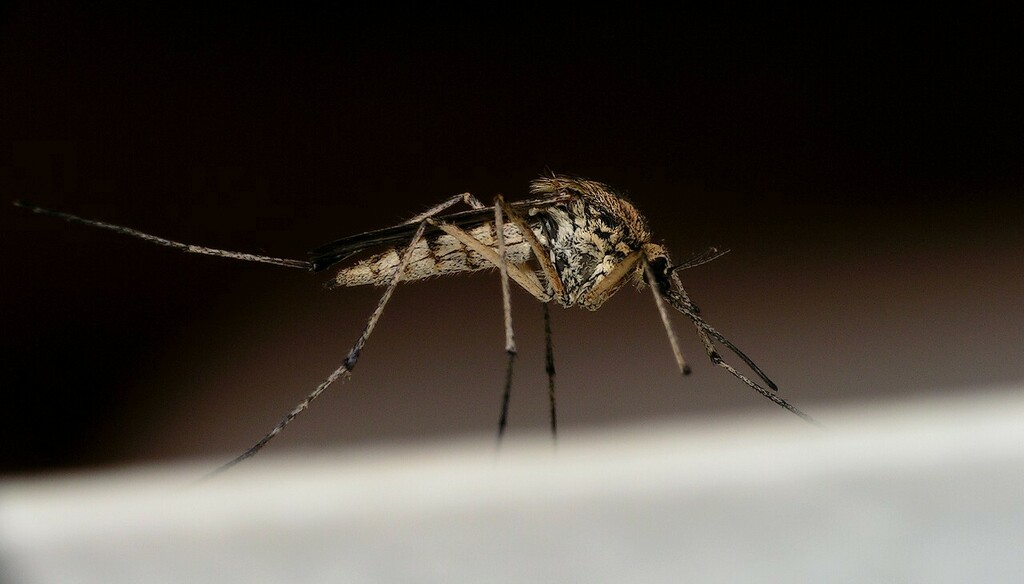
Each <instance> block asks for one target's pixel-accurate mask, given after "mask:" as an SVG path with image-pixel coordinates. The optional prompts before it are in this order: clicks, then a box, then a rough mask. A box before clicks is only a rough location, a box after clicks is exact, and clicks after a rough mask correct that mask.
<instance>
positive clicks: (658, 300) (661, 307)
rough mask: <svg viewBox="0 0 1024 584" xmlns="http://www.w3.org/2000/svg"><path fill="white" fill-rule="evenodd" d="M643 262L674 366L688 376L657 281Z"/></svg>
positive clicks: (646, 263) (686, 365)
mask: <svg viewBox="0 0 1024 584" xmlns="http://www.w3.org/2000/svg"><path fill="white" fill-rule="evenodd" d="M643 262H644V274H646V275H647V282H648V283H649V284H650V288H651V294H653V295H654V304H655V305H656V306H657V307H658V314H660V315H661V323H662V324H663V325H665V332H666V333H668V342H669V344H671V345H672V354H673V355H674V356H675V358H676V365H678V366H679V372H680V373H682V374H683V375H689V374H690V365H689V364H688V363H687V362H686V359H685V358H684V357H683V352H682V351H681V350H680V349H679V339H677V338H676V333H675V332H674V331H673V330H672V321H671V320H669V317H668V309H666V308H665V299H664V298H662V297H661V291H660V290H659V289H658V284H657V280H655V279H654V270H652V269H651V262H649V261H647V258H643Z"/></svg>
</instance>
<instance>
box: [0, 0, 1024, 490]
mask: <svg viewBox="0 0 1024 584" xmlns="http://www.w3.org/2000/svg"><path fill="white" fill-rule="evenodd" d="M75 4H76V3H67V4H63V3H54V2H26V3H21V4H17V5H14V6H12V7H8V8H6V9H5V10H6V12H3V13H2V19H3V20H2V27H0V87H2V88H3V89H2V95H3V103H2V107H0V157H2V158H0V193H2V194H3V197H4V198H7V199H13V198H24V199H27V200H30V201H34V202H38V203H39V204H43V205H45V206H49V207H52V208H57V209H62V210H66V211H69V212H73V213H77V214H80V215H83V216H87V217H91V218H96V219H101V220H105V221H110V222H114V223H119V224H124V225H129V226H133V227H136V228H139V229H142V230H144V231H148V232H151V233H155V234H159V235H163V236H166V237H170V238H174V239H178V240H180V241H186V242H190V243H198V244H203V245H209V246H214V247H222V248H227V249H235V250H242V251H253V252H265V253H268V254H271V255H279V256H285V257H302V256H303V254H304V253H305V251H306V250H308V249H310V248H312V247H315V246H316V245H319V244H321V243H324V242H326V241H329V240H332V239H334V238H337V237H340V236H344V235H348V234H352V233H357V232H360V231H363V230H368V229H374V228H378V227H382V226H385V225H388V224H391V223H393V222H396V221H398V220H400V219H403V218H407V217H409V216H411V215H412V214H414V213H416V212H419V211H420V210H422V209H424V208H425V207H426V206H428V205H430V204H433V203H435V202H437V201H439V200H441V199H443V198H445V197H448V196H450V195H452V194H456V193H459V192H463V191H466V190H470V191H472V192H474V193H475V194H477V195H478V196H479V197H480V198H482V199H484V200H488V199H490V198H491V197H492V196H493V195H494V194H496V193H503V194H505V195H506V196H508V197H509V198H512V199H516V198H520V197H523V196H525V194H526V185H527V183H528V181H529V180H530V179H531V178H533V177H535V176H536V175H538V174H539V173H541V172H542V171H544V169H545V168H551V169H553V170H555V171H558V172H567V173H574V174H579V175H582V176H586V177H590V178H595V179H599V180H602V181H605V182H607V183H609V184H612V185H615V186H617V187H619V188H621V189H623V190H625V191H627V192H629V193H630V195H631V196H632V198H633V199H634V201H635V202H636V204H637V206H638V208H640V209H641V210H642V211H643V212H645V213H646V214H647V216H648V218H649V220H650V223H651V226H652V228H653V230H654V232H655V234H656V237H657V238H659V239H661V240H663V241H664V242H665V243H666V244H667V245H668V246H669V248H670V249H671V250H673V251H674V253H675V255H676V257H677V258H679V257H682V256H685V255H686V254H688V253H691V252H694V251H699V250H701V249H703V248H705V247H706V246H709V245H717V246H722V247H728V248H731V249H732V253H731V254H729V255H727V256H725V257H724V258H723V259H721V260H718V261H715V262H713V263H711V264H709V265H706V266H702V267H700V268H698V269H694V270H690V271H687V272H685V273H684V274H683V277H684V281H685V282H686V284H687V286H688V289H689V291H690V293H691V295H692V296H693V298H694V299H695V301H696V302H697V303H698V304H699V305H700V306H701V307H702V309H703V310H704V312H705V314H706V316H707V318H708V319H709V321H710V322H711V323H713V324H714V325H715V326H717V327H718V328H720V330H722V331H723V332H725V334H726V335H727V336H729V337H730V338H731V339H732V340H733V341H734V342H736V343H737V344H738V345H739V346H740V347H742V348H743V349H744V350H746V351H747V353H748V354H750V355H751V356H752V357H754V359H755V360H756V361H757V362H758V363H760V364H761V365H762V366H763V367H764V369H765V370H766V371H767V372H768V373H769V374H770V375H771V376H772V377H773V378H774V379H775V380H776V381H777V382H778V384H779V386H780V387H781V389H782V392H783V395H785V396H786V397H787V398H789V399H791V400H792V401H793V402H794V403H796V404H798V405H799V406H801V407H803V408H804V409H806V410H807V411H809V412H811V413H812V414H813V413H815V412H827V406H828V405H830V404H838V403H853V402H859V401H863V400H867V401H869V402H870V403H874V404H879V405H881V404H884V403H885V402H886V401H888V400H894V399H902V398H906V397H908V396H912V395H926V394H934V393H942V394H962V393H964V392H968V391H972V390H975V389H976V388H977V387H979V386H985V385H989V384H1006V383H1019V382H1020V381H1021V380H1022V379H1024V363H1022V355H1021V348H1022V346H1024V343H1022V332H1021V331H1022V327H1024V306H1022V298H1024V278H1022V269H1021V267H1022V265H1024V264H1022V260H1024V235H1022V231H1021V227H1020V224H1021V218H1022V210H1024V209H1022V207H1024V205H1022V204H1021V201H1020V197H1021V187H1022V184H1024V180H1022V179H1024V147H1022V146H1024V140H1022V137H1024V123H1022V122H1024V114H1022V108H1021V104H1022V103H1024V95H1022V93H1021V90H1020V87H1021V81H1022V79H1021V77H1022V75H1021V73H1022V69H1021V65H1022V63H1021V55H1022V54H1024V53H1022V50H1021V46H1020V44H1019V42H1018V41H1019V39H1020V37H1021V34H1022V31H1021V28H1020V27H1021V19H1020V17H1019V15H985V16H981V15H965V14H950V15H936V14H914V15H899V14H893V13H885V14H871V13H847V14H834V15H821V16H820V17H815V18H811V17H808V16H807V15H806V14H801V15H796V14H783V13H773V14H772V15H770V16H767V17H760V16H758V15H752V14H750V13H749V12H746V11H744V12H742V13H736V14H717V15H698V14H694V13H686V14H678V15H675V14H652V13H647V12H645V13H643V14H639V15H637V14H622V13H618V12H600V13H597V14H587V15H583V14H576V15H573V16H571V17H566V16H564V15H558V14H552V13H550V12H548V11H546V10H545V11H539V12H528V11H526V10H525V9H520V8H517V9H514V10H513V11H512V12H504V13H482V12H479V13H473V12H470V13H459V14H457V15H455V14H439V13H422V14H414V13H397V12H396V13H378V14H355V13H351V12H348V11H347V10H345V9H341V8H325V7H314V8H305V9H294V8H278V7H269V6H268V7H264V6H262V5H254V6H250V7H248V8H245V9H244V10H243V11H239V12H233V11H230V10H227V9H215V8H209V7H199V6H191V5H188V4H181V3H170V4H168V5H167V6H163V7H153V6H148V7H146V8H138V7H134V3H124V4H123V5H119V4H116V3H114V4H111V3H101V4H100V5H99V6H100V7H92V8H82V7H76V6H75ZM623 10H627V8H624V9H623ZM0 221H2V229H3V234H4V236H3V240H4V249H5V253H4V254H3V260H2V261H3V266H2V273H3V284H2V288H0V291H2V301H3V302H2V306H3V309H2V312H0V318H2V330H3V335H2V342H3V350H2V355H3V357H2V358H3V374H2V375H3V377H2V386H3V411H4V419H5V421H4V424H3V428H2V430H0V431H2V434H0V440H2V443H3V445H4V446H3V447H2V448H0V452H2V454H0V465H2V467H0V470H2V471H3V472H5V473H12V472H35V471H41V470H46V469H52V468H69V467H80V466H94V465H110V464H122V463H126V462H136V461H155V460H167V459H171V458H175V457H185V456H214V457H220V458H222V459H224V458H226V457H228V456H230V455H233V454H235V453H238V452H240V451H241V450H243V449H244V448H245V447H246V446H248V445H249V444H251V443H252V442H253V441H254V440H255V439H257V438H258V437H259V436H260V435H261V434H262V433H263V432H264V431H266V430H267V429H269V428H270V427H271V426H272V425H273V424H274V423H275V422H276V421H277V420H278V419H279V417H280V416H281V415H282V414H283V413H284V412H286V411H287V410H288V409H290V408H291V407H292V406H293V405H294V404H295V403H296V402H297V401H298V400H299V399H300V398H301V397H303V396H304V395H305V394H306V393H307V392H308V391H309V390H310V389H312V388H313V387H314V386H315V385H316V384H317V383H318V382H319V381H320V380H321V379H322V378H323V377H324V376H326V375H327V374H328V373H329V372H330V371H331V370H332V369H333V368H334V367H336V366H337V365H338V363H340V361H341V359H342V358H343V357H344V355H345V353H346V352H347V351H348V348H349V346H350V345H351V343H352V341H353V340H354V339H355V337H356V336H357V335H358V333H359V331H360V329H361V328H362V326H363V324H364V322H365V319H366V317H367V316H368V315H369V313H370V312H371V310H372V309H373V307H374V305H375V303H376V301H377V298H378V295H379V291H377V290H371V289H350V290H341V291H334V292H326V291H324V290H323V289H322V287H321V284H322V282H323V281H324V278H322V277H314V276H310V275H309V274H305V273H302V272H300V271H297V270H287V269H282V268H275V267H269V266H260V265H251V264H245V263H235V262H230V261H225V260H219V259H215V258H203V257H195V256H188V255H185V254H181V253H177V252H173V251H170V250H165V249H160V248H157V247H155V246H151V245H147V244H144V243H141V242H137V241H132V240H130V239H127V238H123V237H118V236H115V235H112V234H108V233H103V232H100V231H97V230H91V229H87V228H84V227H80V226H72V225H67V224H64V223H62V222H59V221H55V220H52V219H45V218H39V217H34V216H31V215H29V214H27V213H24V212H22V211H20V210H17V209H14V208H12V207H6V208H3V209H2V210H0ZM513 302H514V308H513V310H514V316H515V320H516V327H517V328H516V333H517V335H518V339H519V347H520V359H519V361H518V368H517V371H516V378H515V387H514V393H513V401H512V410H511V418H510V432H511V434H512V435H515V434H521V433H523V432H526V431H529V430H542V429H543V428H544V427H545V426H546V424H547V417H546V401H545V399H546V397H545V391H546V390H545V378H544V372H543V367H544V358H543V336H542V323H541V319H540V314H541V311H540V307H539V305H538V304H537V303H536V302H535V301H533V300H532V299H531V298H530V297H528V296H527V295H526V294H524V293H521V292H517V293H515V294H514V298H513ZM553 325H554V331H555V345H556V362H557V367H558V382H559V391H560V394H559V400H560V401H559V406H560V409H559V413H560V416H561V418H560V421H561V424H562V426H561V427H562V431H563V432H567V433H569V432H575V431H579V430H580V429H581V428H584V427H596V426H603V425H609V424H623V423H634V424H642V423H644V422H645V421H650V420H657V419H669V418H680V419H684V420H685V419H688V418H689V419H695V418H698V417H705V416H709V415H714V414H720V413H724V412H730V411H739V410H743V411H748V412H751V413H755V414H756V415H763V416H786V415H788V414H786V413H785V412H783V411H782V410H780V409H779V408H776V407H774V406H771V405H770V404H769V403H768V402H766V401H765V400H763V399H762V398H759V397H757V396H756V395H753V394H752V392H750V391H749V390H747V389H746V388H745V387H744V386H742V385H741V384H740V383H739V382H738V381H737V380H735V379H733V378H731V377H730V376H728V375H727V374H726V373H725V372H724V371H720V370H717V369H716V368H714V367H712V366H711V365H710V364H709V363H708V362H707V360H706V359H705V358H704V357H703V356H702V353H701V348H700V345H699V343H698V342H697V339H696V337H695V335H694V334H693V332H692V328H690V327H688V326H687V325H686V323H685V322H683V319H682V318H679V319H677V331H678V332H679V333H680V336H681V338H682V339H683V344H684V350H685V352H686V353H687V355H689V357H690V358H691V360H692V362H693V363H694V375H692V376H691V377H689V378H680V376H679V375H678V373H677V372H676V371H675V365H674V363H673V360H672V356H671V352H670V350H669V346H668V343H667V341H666V339H665V335H664V333H663V331H662V329H661V324H660V323H659V321H658V317H657V312H656V310H655V307H654V306H653V303H652V300H651V298H650V296H649V295H648V294H647V293H646V292H644V293H643V294H638V293H636V292H634V291H632V290H629V289H626V290H623V291H621V292H620V293H619V294H618V295H617V296H616V297H615V298H613V299H612V300H611V301H610V302H609V303H608V304H607V305H606V306H605V307H604V308H602V309H601V310H600V311H599V312H596V313H589V312H586V311H582V310H562V309H560V308H557V307H555V308H554V311H553ZM502 336H503V333H502V327H501V311H500V295H499V287H498V279H497V277H496V276H495V275H494V274H480V275H474V276H466V277H458V278H450V279H444V280H434V281H430V282H426V283H418V284H413V285H408V286H405V287H402V288H400V289H399V291H398V292H397V293H396V295H395V297H394V299H393V301H392V303H391V305H390V306H389V309H388V310H387V312H386V313H385V315H384V317H383V319H382V320H381V322H380V324H379V327H378V329H377V331H376V333H375V334H374V336H373V337H372V339H371V340H370V343H369V344H368V346H367V349H366V351H365V353H364V355H363V359H362V360H361V361H360V363H359V366H358V368H357V370H356V372H355V375H354V378H353V379H352V380H351V381H350V382H348V383H346V384H345V385H343V386H338V387H335V388H334V390H333V391H331V392H329V393H328V394H327V395H325V396H324V397H323V398H322V399H321V400H320V401H319V402H317V403H316V405H315V407H314V408H313V409H312V411H310V412H308V413H307V414H305V415H304V416H302V418H300V419H299V420H298V421H297V422H296V423H294V424H293V425H292V426H290V427H289V429H288V430H287V431H286V432H285V433H284V434H282V436H281V437H280V438H279V439H278V440H277V441H275V442H274V443H273V445H272V446H271V447H269V449H268V451H269V452H278V453H282V452H289V451H290V452H298V451H301V450H303V449H307V450H308V449H320V448H325V447H328V446H353V445H366V444H380V443H390V442H401V441H410V440H419V439H427V438H429V439H438V438H441V437H446V436H464V435H470V434H479V433H492V432H494V429H495V425H496V420H497V414H498V407H499V399H500V393H501V384H502V379H503V374H504V354H503V352H502V342H503V341H502ZM821 417H824V416H821ZM823 421H825V422H826V423H827V419H825V420H823ZM793 423H794V424H796V423H801V422H800V421H799V420H797V419H796V418H793Z"/></svg>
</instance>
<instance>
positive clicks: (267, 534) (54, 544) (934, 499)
mask: <svg viewBox="0 0 1024 584" xmlns="http://www.w3.org/2000/svg"><path fill="white" fill-rule="evenodd" d="M966 395H967V396H969V397H965V398H963V399H960V400H955V401H954V400H949V401H935V402H913V403H902V404H897V405H889V406H886V407H885V408H884V409H882V408H881V407H875V408H863V409H848V410H843V411H826V412H815V413H816V414H817V415H818V416H819V418H820V419H821V420H822V421H823V422H824V423H825V424H826V425H828V426H829V430H828V431H819V430H817V429H816V428H813V427H811V426H809V425H806V424H803V423H802V422H800V421H799V420H798V419H796V418H793V417H790V416H784V415H774V414H776V412H774V411H768V412H763V411H762V412H759V413H758V414H757V415H753V416H751V417H749V418H743V419H735V418H734V419H728V420H722V419H716V420H707V421H705V422H703V423H701V424H699V425H695V424H693V423H692V422H690V423H688V424H686V425H682V424H680V425H669V424H665V425H658V426H647V427H643V428H621V429H615V430H610V431H607V432H604V433H596V434H586V435H583V434H579V433H576V434H573V433H571V432H565V434H564V436H563V437H562V438H561V439H560V442H559V446H558V448H557V451H556V450H553V449H552V447H551V444H550V441H549V440H548V439H547V438H546V437H537V438H535V439H530V440H522V441H513V442H511V443H508V444H506V445H505V446H504V447H503V448H502V450H501V452H500V454H496V452H495V447H494V442H493V439H492V438H490V437H487V438H481V439H480V440H479V441H467V442H463V443H460V444H456V445H444V444H426V445H420V446H416V447H413V448H409V449H388V450H379V451H360V452H340V453H322V454H319V455H316V456H309V457H307V458H306V459H304V460H299V459H297V458H291V459H280V458H274V457H272V456H267V455H261V456H259V457H256V458H255V459H253V460H250V461H248V462H246V463H244V464H243V465H241V466H239V467H237V468H236V469H234V470H232V471H230V472H228V473H227V474H225V475H223V476H221V477H218V478H217V479H214V480H212V481H209V482H205V483H202V484H200V485H198V486H189V484H190V481H192V480H194V478H195V477H197V476H200V475H202V474H203V473H204V472H206V471H208V470H209V469H210V468H212V467H213V466H215V463H208V464H206V463H204V464H200V465H188V466H185V465H181V466H177V467H174V468H166V469H164V468H156V469H129V470H125V471H123V472H111V473H105V474H97V475H88V476H65V477H52V478H46V479H38V480H25V481H16V482H7V483H6V484H4V485H2V487H0V554H2V555H0V562H2V564H0V569H2V570H3V573H2V577H3V581H4V582H27V583H34V582H61V583H68V582H97V583H99V582H102V583H105V584H109V583H114V582H282V581H285V582H287V581H301V582H474V583H476V582H526V581H530V582H556V581H558V582H681V581H691V582H737V581H746V582H755V581H756V582H1020V581H1024V391H1022V390H1020V389H1019V388H1017V389H1006V390H1004V391H1000V392H987V393H980V392H977V393H973V394H972V393H966Z"/></svg>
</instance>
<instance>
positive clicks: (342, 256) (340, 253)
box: [309, 196, 567, 272]
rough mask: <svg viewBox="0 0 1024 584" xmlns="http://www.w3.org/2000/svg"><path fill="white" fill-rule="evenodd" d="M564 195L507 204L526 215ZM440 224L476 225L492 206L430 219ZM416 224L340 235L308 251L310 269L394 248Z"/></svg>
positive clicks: (490, 214)
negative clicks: (368, 252) (386, 248)
mask: <svg viewBox="0 0 1024 584" xmlns="http://www.w3.org/2000/svg"><path fill="white" fill-rule="evenodd" d="M566 199H567V197H565V196H557V197H546V198H542V199H531V200H528V201H519V202H516V203H511V206H512V208H513V209H515V210H517V211H519V212H521V213H525V214H529V212H530V211H531V210H534V209H543V208H547V207H550V206H552V205H555V204H557V203H560V202H564V201H565V200H566ZM434 219H435V220H436V221H438V222H440V223H450V224H452V225H455V226H457V227H461V228H462V229H465V230H469V229H471V228H473V227H476V226H478V225H483V224H486V223H492V222H493V221H494V207H493V206H492V207H482V208H480V209H469V210H467V211H459V212H457V213H448V214H444V215H438V216H436V217H435V218H434ZM418 228H419V223H401V224H399V225H393V226H391V227H385V228H383V229H378V230H376V231H367V232H365V233H359V234H356V235H351V236H349V237H343V238H341V239H338V240H335V241H332V242H330V243H328V244H325V245H321V246H320V247H318V248H316V249H314V250H312V251H310V252H309V255H310V264H311V265H312V268H311V269H312V271H314V272H322V271H324V270H326V269H328V268H330V267H331V266H333V265H335V264H337V263H339V262H343V261H345V260H346V259H348V258H350V257H352V256H354V255H356V254H357V253H360V252H363V251H367V250H370V249H374V248H378V247H395V246H401V245H405V244H408V243H409V240H410V239H411V238H412V236H413V234H414V233H415V232H416V229H418ZM440 231H441V229H440V228H438V227H437V226H435V225H427V227H426V230H425V231H424V234H423V235H424V237H428V238H429V237H430V235H431V234H434V233H437V232H440Z"/></svg>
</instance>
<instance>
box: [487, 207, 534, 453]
mask: <svg viewBox="0 0 1024 584" xmlns="http://www.w3.org/2000/svg"><path fill="white" fill-rule="evenodd" d="M503 203H504V199H502V197H501V195H498V196H497V197H496V198H495V201H494V238H495V240H497V243H498V271H499V272H500V273H501V302H502V309H503V310H502V311H503V313H504V316H505V352H506V353H508V366H507V367H506V371H505V391H504V392H503V395H502V399H501V417H499V418H498V440H499V442H500V441H501V438H502V437H503V436H504V435H505V426H506V425H507V424H508V402H509V398H510V397H511V394H512V364H513V362H514V361H515V359H516V339H515V335H514V333H513V332H512V298H511V295H510V292H509V288H508V261H507V259H506V257H505V222H504V220H503V218H502V212H501V208H502V206H503ZM545 306H546V305H545Z"/></svg>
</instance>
